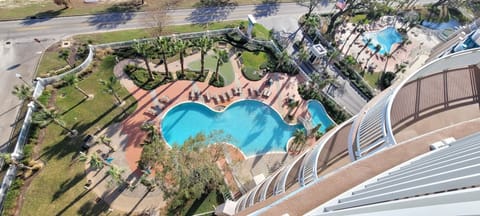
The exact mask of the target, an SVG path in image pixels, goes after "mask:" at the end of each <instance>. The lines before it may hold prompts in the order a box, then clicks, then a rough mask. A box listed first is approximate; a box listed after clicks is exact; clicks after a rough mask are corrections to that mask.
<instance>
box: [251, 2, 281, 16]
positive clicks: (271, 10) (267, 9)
mask: <svg viewBox="0 0 480 216" xmlns="http://www.w3.org/2000/svg"><path fill="white" fill-rule="evenodd" d="M278 6H279V4H278V0H263V1H262V3H261V4H259V5H257V6H255V16H256V17H266V16H271V15H275V14H277V13H278Z"/></svg>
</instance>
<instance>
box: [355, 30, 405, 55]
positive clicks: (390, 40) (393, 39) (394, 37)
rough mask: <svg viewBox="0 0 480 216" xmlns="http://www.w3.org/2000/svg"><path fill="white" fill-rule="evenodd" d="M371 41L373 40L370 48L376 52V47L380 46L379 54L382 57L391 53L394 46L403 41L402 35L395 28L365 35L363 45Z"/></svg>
mask: <svg viewBox="0 0 480 216" xmlns="http://www.w3.org/2000/svg"><path fill="white" fill-rule="evenodd" d="M369 39H372V40H371V41H370V44H369V45H368V48H370V50H372V51H375V47H376V46H377V45H380V47H381V48H380V51H379V52H378V54H380V55H385V54H387V53H390V51H391V50H390V49H391V48H392V45H393V44H395V43H400V42H402V41H403V38H402V35H401V34H400V33H399V32H398V31H397V30H396V29H395V28H394V27H387V28H384V29H382V30H380V31H377V32H367V33H364V34H363V39H362V41H363V43H364V44H366V43H367V42H368V40H369Z"/></svg>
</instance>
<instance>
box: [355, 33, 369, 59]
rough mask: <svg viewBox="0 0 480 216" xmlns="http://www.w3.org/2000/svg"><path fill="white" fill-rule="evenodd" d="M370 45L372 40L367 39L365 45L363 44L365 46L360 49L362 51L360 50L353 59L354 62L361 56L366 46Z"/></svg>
mask: <svg viewBox="0 0 480 216" xmlns="http://www.w3.org/2000/svg"><path fill="white" fill-rule="evenodd" d="M371 44H372V38H368V39H367V43H365V45H364V46H363V47H362V49H360V51H359V52H358V54H357V57H356V58H355V61H358V57H360V55H361V54H362V52H363V50H365V49H366V48H367V47H368V46H370V45H371Z"/></svg>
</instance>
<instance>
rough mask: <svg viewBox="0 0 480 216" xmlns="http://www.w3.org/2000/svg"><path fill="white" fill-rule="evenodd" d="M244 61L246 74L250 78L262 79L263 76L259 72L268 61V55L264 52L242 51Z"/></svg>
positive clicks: (254, 79)
mask: <svg viewBox="0 0 480 216" xmlns="http://www.w3.org/2000/svg"><path fill="white" fill-rule="evenodd" d="M242 61H243V66H244V75H245V76H246V77H247V78H248V79H249V80H253V81H256V80H260V79H261V78H262V77H261V76H260V75H259V74H258V71H259V70H260V66H261V65H262V64H264V63H266V62H267V61H268V55H267V54H266V53H264V52H259V53H253V52H247V51H244V52H242Z"/></svg>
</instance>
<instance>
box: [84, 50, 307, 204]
mask: <svg viewBox="0 0 480 216" xmlns="http://www.w3.org/2000/svg"><path fill="white" fill-rule="evenodd" d="M235 56H236V55H233V56H232V57H231V58H230V61H231V62H232V66H233V69H234V72H235V77H236V78H235V81H234V82H233V83H232V84H230V85H228V86H225V87H222V88H216V87H213V86H209V85H208V83H206V82H194V81H185V80H177V81H174V82H172V83H168V84H165V85H162V86H159V87H158V88H156V89H154V90H151V91H146V90H143V89H140V88H139V87H137V86H136V85H135V84H134V83H133V81H132V80H130V79H129V78H128V76H127V75H126V74H125V73H124V72H123V68H124V67H125V66H126V65H128V64H136V65H139V66H142V64H143V65H144V63H143V61H141V60H137V59H126V60H123V61H120V62H119V63H118V64H117V65H116V66H115V67H114V74H115V76H117V77H118V78H119V80H120V83H121V84H122V85H123V86H124V87H125V88H127V90H128V91H129V92H130V93H131V94H132V96H133V97H135V99H136V100H137V109H136V110H135V111H134V112H133V114H132V115H131V116H129V117H128V118H127V119H126V120H124V121H123V122H121V123H119V124H116V125H112V126H110V127H109V128H107V129H106V131H104V132H103V133H104V134H106V135H107V137H110V138H111V139H112V143H113V145H114V148H115V149H116V151H115V152H114V153H113V154H111V157H113V158H114V160H113V161H112V163H113V164H115V165H117V166H119V167H122V168H124V169H125V170H126V172H125V173H124V178H126V179H127V181H130V180H132V182H134V184H135V182H137V181H138V180H139V177H140V175H141V173H140V171H139V170H138V168H137V161H138V160H139V159H140V156H141V152H142V146H141V143H142V142H143V140H144V139H145V137H146V133H145V132H144V131H142V130H141V129H140V126H141V124H143V123H144V122H146V121H154V124H155V125H160V123H161V116H163V114H164V113H166V111H168V110H169V109H170V108H172V107H173V106H175V105H176V104H178V103H181V102H184V101H191V100H195V101H200V102H202V103H204V104H205V105H207V106H209V107H211V108H216V107H218V106H227V105H228V104H230V103H232V102H235V101H238V100H243V99H254V100H259V101H262V102H264V103H266V104H269V105H271V106H272V107H273V108H275V109H276V110H277V111H278V112H279V113H280V114H281V115H282V116H285V115H286V114H287V112H288V106H287V104H286V102H285V99H286V98H287V97H288V96H292V95H293V97H294V98H295V99H297V100H300V104H299V106H298V107H297V108H295V109H294V110H293V111H292V113H293V115H294V117H295V119H296V118H297V117H298V116H301V115H305V114H306V103H305V101H303V100H301V97H300V96H299V95H298V92H297V88H298V83H301V82H304V80H302V79H301V78H300V76H292V77H290V76H287V75H285V74H281V73H271V74H267V75H266V76H265V77H264V78H263V79H261V80H260V81H256V82H252V81H248V80H246V79H245V78H244V77H243V75H242V74H241V69H240V65H239V63H238V61H237V60H236V59H235ZM199 58H200V56H199V54H198V53H197V54H194V55H191V56H188V57H186V58H185V65H188V64H189V63H190V62H192V61H196V60H198V59H199ZM168 67H169V70H171V71H176V70H180V65H179V63H178V62H174V63H170V64H169V65H168ZM151 68H152V70H154V71H157V72H164V69H163V65H152V66H151ZM269 79H271V80H273V84H272V85H270V86H267V85H265V83H266V82H267V80H269ZM237 88H239V90H240V95H234V94H233V93H234V91H235V89H237ZM265 89H269V90H270V92H271V95H270V96H268V97H265V96H263V95H261V94H262V93H263V92H264V90H265ZM194 91H198V92H199V94H198V97H196V98H193V99H192V98H191V92H194ZM255 91H258V92H259V93H260V95H257V94H256V93H255ZM227 92H229V95H234V96H233V97H231V98H230V97H229V96H226V94H227ZM207 95H209V96H210V99H208V98H207ZM215 97H216V98H218V99H213V98H215ZM159 107H161V108H160V109H159ZM231 149H232V150H231V152H232V153H230V157H232V158H234V159H235V160H240V161H243V160H245V158H244V157H243V154H242V153H240V152H239V150H238V149H234V148H231ZM97 150H100V153H99V154H103V153H106V152H108V150H109V149H108V147H107V146H105V145H98V146H97V147H96V148H94V149H93V151H97ZM285 154H286V153H285ZM285 154H284V155H285ZM259 157H260V158H259V159H258V160H261V161H266V163H272V165H270V167H271V166H274V165H275V166H278V160H280V159H282V158H283V159H284V158H285V157H283V156H282V157H279V155H278V154H272V155H271V158H272V159H268V158H270V156H269V155H268V154H267V155H262V156H259ZM251 159H254V158H249V160H251ZM237 163H238V162H237ZM239 163H242V162H239ZM247 163H249V162H247ZM220 166H221V165H220ZM251 166H252V169H255V166H261V167H262V168H263V167H264V166H269V165H265V164H258V165H255V164H254V165H251ZM107 170H108V168H104V169H103V170H101V171H100V172H99V173H98V174H97V173H96V171H90V173H89V175H88V178H89V179H92V180H93V185H96V186H95V187H94V188H93V191H94V192H95V193H96V194H97V195H98V196H99V197H102V198H103V199H104V200H105V201H107V202H108V203H110V204H111V207H112V208H113V209H115V210H119V211H123V212H138V211H142V210H144V209H148V208H152V207H154V208H158V207H163V206H164V205H165V204H166V203H165V202H164V200H163V198H162V192H161V191H159V190H156V191H153V192H149V193H147V190H146V188H145V187H144V186H143V185H141V184H138V186H137V188H136V189H135V190H133V191H129V190H118V189H117V188H114V187H111V186H109V184H108V180H109V179H110V177H107V178H103V177H104V176H105V175H104V172H106V171H107ZM242 170H243V171H240V173H238V174H237V175H238V176H248V177H251V176H252V175H256V173H252V171H251V170H246V171H245V170H244V169H242ZM257 170H262V172H263V171H265V170H266V169H258V168H257ZM225 175H226V180H227V183H229V184H231V185H235V181H234V180H233V177H232V176H231V175H230V174H228V173H226V174H225ZM266 175H268V173H265V176H266ZM229 181H230V182H229ZM97 183H98V184H97Z"/></svg>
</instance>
